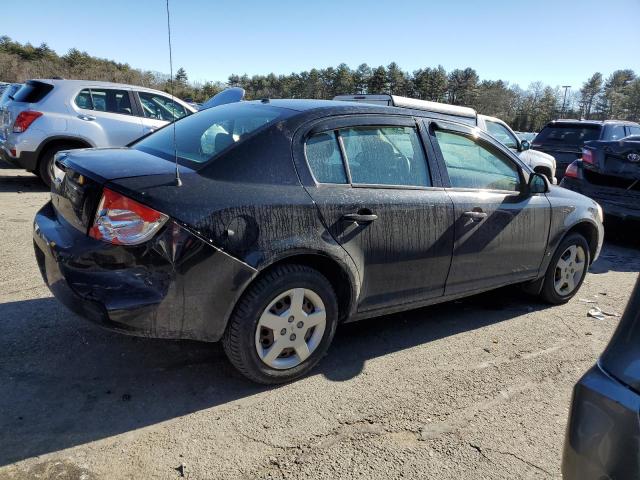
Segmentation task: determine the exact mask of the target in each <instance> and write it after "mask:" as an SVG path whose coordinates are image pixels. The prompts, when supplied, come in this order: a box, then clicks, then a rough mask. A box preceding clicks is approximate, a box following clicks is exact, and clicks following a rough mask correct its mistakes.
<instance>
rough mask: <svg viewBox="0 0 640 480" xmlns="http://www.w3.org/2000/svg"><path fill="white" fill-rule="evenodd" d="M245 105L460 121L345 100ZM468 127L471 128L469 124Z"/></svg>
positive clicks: (270, 102) (298, 100)
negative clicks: (429, 117)
mask: <svg viewBox="0 0 640 480" xmlns="http://www.w3.org/2000/svg"><path fill="white" fill-rule="evenodd" d="M243 103H247V104H253V105H256V104H264V105H271V106H274V107H280V108H287V109H289V110H295V111H297V112H312V111H313V112H317V113H320V112H322V114H323V115H341V114H367V113H368V114H377V115H404V116H417V117H424V116H434V117H439V118H443V117H444V118H448V119H452V120H453V121H460V120H459V119H457V118H456V117H457V116H456V115H451V114H443V113H442V112H437V111H433V112H432V111H429V110H418V109H412V108H404V107H393V106H386V105H376V104H372V103H365V102H348V101H343V100H308V99H273V100H271V99H263V100H251V101H246V102H243ZM467 126H469V125H468V124H467Z"/></svg>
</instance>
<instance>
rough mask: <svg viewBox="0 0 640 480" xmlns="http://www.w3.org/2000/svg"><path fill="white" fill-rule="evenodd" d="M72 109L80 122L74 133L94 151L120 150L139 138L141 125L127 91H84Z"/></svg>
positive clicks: (130, 93) (77, 97)
mask: <svg viewBox="0 0 640 480" xmlns="http://www.w3.org/2000/svg"><path fill="white" fill-rule="evenodd" d="M73 108H74V110H76V113H77V117H78V119H79V120H80V123H79V124H78V125H77V128H78V129H79V132H78V133H80V134H82V136H84V137H86V138H90V139H91V140H93V141H94V142H95V144H96V146H97V147H122V146H124V145H127V144H128V143H130V142H132V141H134V140H136V139H137V138H140V137H141V136H142V121H141V120H140V118H139V117H137V116H136V115H135V106H134V103H133V98H132V92H131V91H130V90H128V89H114V88H98V87H96V88H85V89H83V90H81V91H80V92H79V93H78V95H76V97H75V99H74V106H73Z"/></svg>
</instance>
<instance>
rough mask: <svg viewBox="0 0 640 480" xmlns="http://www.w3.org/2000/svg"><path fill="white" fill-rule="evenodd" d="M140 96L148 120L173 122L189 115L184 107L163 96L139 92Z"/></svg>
mask: <svg viewBox="0 0 640 480" xmlns="http://www.w3.org/2000/svg"><path fill="white" fill-rule="evenodd" d="M138 95H139V96H140V103H141V104H142V111H143V112H144V116H145V117H146V118H153V119H154V120H163V121H165V122H173V121H174V120H178V119H179V118H182V117H184V116H186V115H187V111H186V110H185V108H184V107H183V106H182V105H180V104H179V103H177V102H174V101H173V100H171V99H170V98H167V97H165V96H163V95H157V94H155V93H148V92H138Z"/></svg>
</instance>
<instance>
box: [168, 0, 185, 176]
mask: <svg viewBox="0 0 640 480" xmlns="http://www.w3.org/2000/svg"><path fill="white" fill-rule="evenodd" d="M167 33H168V34H169V75H170V79H169V82H171V83H169V86H170V88H171V97H175V95H174V94H173V92H174V88H173V84H174V78H173V57H172V54H171V17H170V15H169V0H167ZM173 157H174V159H175V163H176V186H177V187H181V186H182V180H180V169H179V167H178V145H177V142H176V120H175V119H174V120H173Z"/></svg>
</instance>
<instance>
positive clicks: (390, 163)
mask: <svg viewBox="0 0 640 480" xmlns="http://www.w3.org/2000/svg"><path fill="white" fill-rule="evenodd" d="M340 136H341V137H342V141H343V144H344V150H345V154H346V156H347V163H348V165H349V170H350V172H351V181H352V183H362V184H375V185H407V186H420V187H429V186H431V180H430V178H429V172H428V170H427V160H426V157H425V154H424V151H423V150H422V145H421V143H420V137H419V135H418V132H417V130H416V129H415V128H413V127H354V128H345V129H342V130H340Z"/></svg>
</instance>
